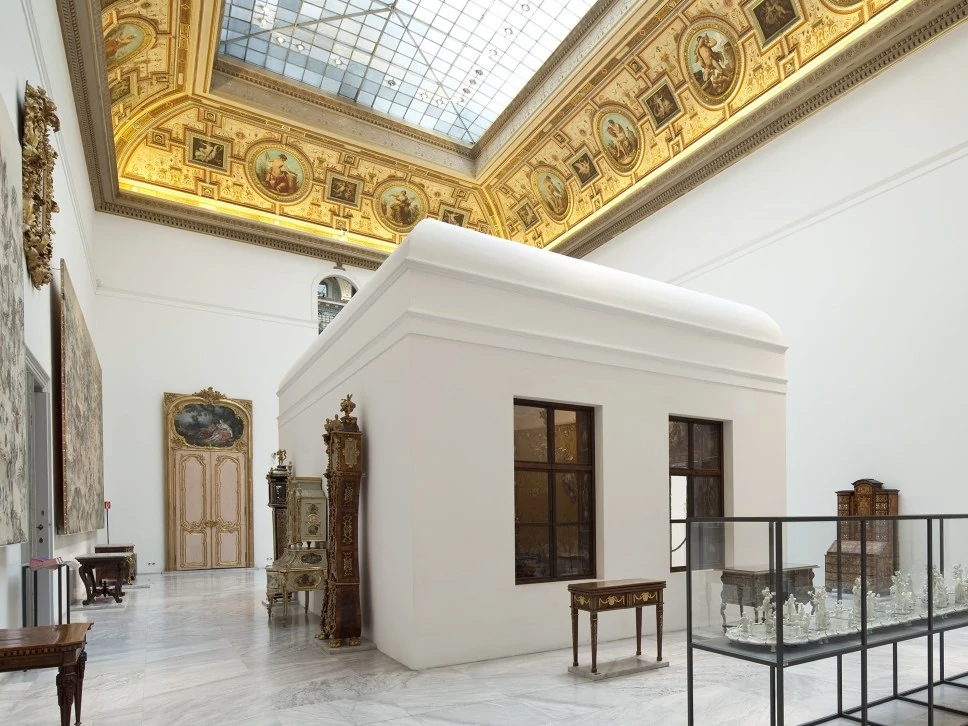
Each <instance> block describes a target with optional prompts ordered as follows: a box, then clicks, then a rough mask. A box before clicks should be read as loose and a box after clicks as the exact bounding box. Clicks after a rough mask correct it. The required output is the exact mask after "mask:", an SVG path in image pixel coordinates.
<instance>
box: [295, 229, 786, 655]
mask: <svg viewBox="0 0 968 726" xmlns="http://www.w3.org/2000/svg"><path fill="white" fill-rule="evenodd" d="M438 235H439V236H438ZM444 238H446V240H447V244H444V245H442V246H438V245H436V244H434V242H435V241H436V240H438V239H444ZM465 241H466V242H469V243H470V245H469V246H468V245H465ZM485 241H486V243H487V245H488V248H487V250H486V252H487V254H488V255H489V256H491V257H493V258H495V259H502V258H503V257H504V256H505V252H507V253H508V254H509V255H512V256H513V255H516V254H518V251H519V250H523V249H525V248H518V247H513V246H512V247H509V248H508V249H507V250H506V249H505V247H504V246H505V245H509V244H511V243H505V242H501V241H499V240H485V239H484V238H483V237H481V236H479V235H476V234H467V235H454V234H453V233H451V232H450V230H449V228H447V229H446V230H445V229H444V228H443V226H442V225H433V224H430V225H422V226H421V227H420V228H418V230H417V231H416V232H415V233H413V234H412V235H411V237H410V239H409V241H408V242H407V243H405V244H404V246H403V247H402V248H401V249H400V250H398V252H397V253H395V254H394V255H393V256H392V257H391V258H390V260H389V261H388V262H387V263H386V264H385V265H384V266H383V268H381V269H380V270H379V271H378V272H377V273H376V275H374V277H373V278H372V279H371V281H370V284H369V285H368V286H367V288H365V289H364V290H363V292H362V293H361V294H360V295H359V296H358V297H357V298H355V299H354V301H353V302H352V303H351V304H350V305H349V306H348V307H347V308H346V310H345V311H344V313H343V316H342V317H341V318H337V321H336V322H335V323H334V324H333V326H332V328H331V329H330V330H328V331H327V332H326V333H325V334H324V335H323V336H321V337H320V338H319V339H317V340H316V341H315V342H314V343H313V344H312V345H311V346H310V348H309V349H308V350H307V351H306V353H305V354H304V355H303V356H301V357H300V359H299V360H298V361H297V363H296V364H295V365H294V366H293V368H292V369H291V370H290V372H289V374H287V376H286V377H285V379H284V380H283V383H282V385H281V386H280V391H279V397H280V425H281V434H280V436H281V440H282V441H283V443H284V445H285V446H286V448H287V450H289V451H290V454H291V455H293V456H295V457H296V458H299V457H301V456H302V453H301V452H302V449H303V447H316V449H318V439H316V438H315V437H316V436H318V435H319V432H320V431H321V427H322V422H323V420H324V419H325V417H326V416H329V415H332V413H333V412H334V411H335V407H336V404H337V402H338V400H339V398H340V397H341V396H342V395H343V394H344V393H345V392H347V391H348V390H349V389H347V390H343V388H345V387H346V386H347V385H351V387H352V388H353V389H354V393H357V391H363V392H364V394H362V395H358V396H354V400H357V401H358V402H359V404H360V411H361V412H362V413H363V414H365V418H364V417H363V415H361V425H363V427H364V433H365V435H366V437H367V447H368V454H367V456H368V463H370V465H374V464H376V465H377V466H378V467H383V471H385V472H387V474H386V475H387V476H392V477H393V480H394V486H395V487H396V490H397V491H398V492H404V493H405V494H404V495H403V496H404V501H405V503H406V505H405V506H403V507H400V508H399V509H398V510H397V511H396V512H395V513H394V516H390V517H387V518H385V519H384V518H383V517H382V515H381V516H380V527H379V528H376V527H375V526H373V523H372V522H370V523H366V522H364V524H363V528H364V534H363V536H364V538H365V549H366V553H367V554H366V558H367V559H368V561H369V562H368V566H369V567H370V569H371V575H370V581H371V585H372V586H373V587H374V588H376V587H377V586H378V585H377V583H378V582H379V581H380V580H381V579H382V578H383V577H388V578H398V577H399V575H400V573H401V572H404V573H412V574H410V575H409V577H410V584H409V587H406V588H404V591H405V592H407V593H408V594H409V595H410V596H411V597H412V610H409V611H407V612H406V613H402V612H393V613H390V612H385V611H384V610H383V608H384V605H383V603H382V602H381V601H382V598H381V597H377V596H376V595H375V592H374V596H373V598H372V601H371V602H369V603H368V602H367V599H366V596H365V595H364V606H365V607H372V608H373V611H372V612H373V618H374V619H373V621H372V622H369V623H368V624H367V625H368V628H370V629H371V630H370V632H372V633H373V637H374V640H375V641H376V643H377V645H378V647H380V648H381V649H382V650H383V651H384V652H386V653H388V654H389V655H391V656H392V657H394V658H397V659H398V660H401V661H402V662H404V663H406V664H407V665H408V666H410V667H414V668H426V667H432V666H438V665H445V664H450V663H458V662H465V661H469V660H477V659H481V658H491V657H499V656H502V655H510V654H512V653H524V652H533V651H537V650H543V649H547V648H554V647H562V646H564V645H567V643H568V639H569V636H570V628H569V627H568V609H567V606H566V603H567V596H566V595H565V592H566V585H565V584H564V583H548V584H535V585H522V586H515V584H514V574H513V558H514V551H513V549H514V505H513V450H512V438H513V437H512V436H511V432H512V413H513V410H512V403H513V400H514V397H515V396H528V397H533V398H539V399H545V400H552V401H568V402H574V403H582V404H587V405H593V406H596V407H598V413H599V423H598V424H597V425H598V426H599V427H600V432H601V437H600V439H599V459H598V469H599V479H598V482H599V490H598V498H599V504H600V507H599V512H598V517H599V529H598V540H599V552H598V557H599V569H598V573H597V574H598V576H599V577H608V578H616V577H627V576H651V577H660V578H661V577H668V576H669V552H668V544H667V542H668V534H669V524H668V504H667V503H668V416H669V415H670V413H680V414H685V415H693V416H705V417H711V418H721V419H725V420H728V421H732V422H733V423H732V425H731V427H732V431H733V439H734V445H733V446H734V448H733V452H732V458H733V460H734V465H733V473H732V476H731V487H732V489H733V490H734V492H735V493H736V502H737V504H736V507H735V510H736V513H738V514H749V515H755V514H764V513H769V512H775V511H776V510H777V509H780V510H782V509H783V508H784V506H785V500H784V498H785V490H784V488H783V486H782V480H783V471H784V468H785V456H784V452H783V441H784V430H783V417H784V395H783V389H784V383H783V381H784V379H783V373H784V371H783V350H784V346H783V344H782V337H781V336H780V333H779V329H778V328H777V327H776V326H775V324H774V323H772V321H770V320H769V318H766V317H765V316H762V315H761V314H760V313H758V312H757V311H753V310H750V309H748V308H741V307H734V308H730V306H728V305H725V306H723V305H722V304H721V303H720V302H719V301H716V300H713V299H710V298H704V297H702V296H691V295H689V294H686V295H684V296H682V298H681V299H684V300H685V301H687V303H688V304H687V305H683V306H681V307H680V306H676V305H675V303H674V302H673V303H671V304H670V305H669V306H668V307H667V308H666V309H667V310H668V311H669V312H676V313H678V314H679V316H680V318H679V319H680V321H679V322H671V321H670V320H669V318H670V317H671V316H670V315H664V316H663V319H662V320H661V321H656V319H655V318H656V315H655V310H656V309H657V308H658V307H661V306H655V307H652V308H650V307H649V305H647V304H644V301H645V300H647V299H648V296H647V295H646V296H644V298H643V300H639V301H637V302H634V303H628V302H627V301H626V303H625V304H624V305H622V304H614V305H611V306H608V307H605V306H599V307H597V308H596V307H591V308H585V307H584V306H582V305H580V304H577V305H576V301H575V300H574V299H572V298H571V297H570V296H568V295H561V294H560V291H561V290H571V289H574V288H575V287H576V285H577V283H578V282H579V281H580V280H587V279H589V278H591V279H594V276H595V275H597V274H601V273H602V271H601V270H599V269H597V268H596V267H595V266H591V265H587V264H583V263H581V262H577V261H568V262H567V263H566V264H567V266H568V267H567V270H566V272H565V273H563V274H564V279H551V278H553V277H554V275H550V276H549V277H547V278H544V279H543V283H544V284H545V285H548V286H550V289H539V290H537V291H534V290H533V289H532V288H531V287H529V286H531V285H533V284H534V282H535V275H537V279H539V280H541V279H542V278H541V276H540V275H541V273H540V272H538V273H536V272H535V269H539V270H540V268H541V266H542V265H544V264H545V263H546V261H547V260H555V262H551V263H549V264H551V265H557V261H559V260H561V259H562V258H557V257H553V256H550V255H545V254H543V253H535V254H536V255H537V256H536V257H535V258H533V260H531V259H529V260H528V264H527V265H523V266H520V265H519V267H523V268H524V269H527V270H528V274H527V276H526V277H528V278H529V279H527V280H526V281H523V282H521V281H519V280H516V279H515V276H514V275H513V274H510V273H509V274H505V275H503V277H502V278H499V279H500V280H501V284H500V285H495V284H494V279H498V278H491V279H490V280H488V279H482V270H481V267H482V266H481V265H479V264H478V263H479V261H480V260H479V258H477V257H476V256H475V250H474V245H476V244H479V243H483V242H485ZM425 243H426V244H425ZM469 247H470V249H469ZM525 254H526V255H530V254H531V253H530V252H528V251H525ZM431 260H432V261H431ZM555 269H560V268H555ZM604 274H605V277H606V278H610V279H619V278H621V279H622V280H623V281H627V283H626V284H628V285H629V287H630V288H631V289H635V288H634V286H632V283H631V280H632V278H629V277H628V276H624V275H617V276H615V275H609V274H608V273H607V271H606V272H605V273H604ZM642 286H643V287H644V288H648V289H650V290H656V291H658V292H657V293H656V296H657V297H658V298H659V299H664V298H662V293H664V292H665V289H664V288H663V287H662V286H655V285H654V284H653V283H651V282H650V281H642ZM678 295H679V293H678V292H677V293H676V296H678ZM509 301H510V302H509ZM617 303H618V301H617ZM690 306H692V309H691V310H690ZM629 308H632V309H631V310H630V309H629ZM681 308H685V309H686V310H685V311H683V310H682V309H681ZM707 309H708V310H710V311H715V313H716V314H717V315H719V314H721V311H722V310H724V309H725V310H727V311H729V310H732V311H734V313H735V315H736V317H737V318H738V320H737V321H736V322H731V323H725V324H722V325H721V327H724V328H727V330H726V331H723V330H716V329H711V328H714V326H715V323H709V324H706V325H703V326H699V325H696V324H695V323H696V321H697V320H699V319H703V320H704V321H708V320H709V318H708V317H707V318H703V316H704V315H706V310H707ZM576 311H577V315H578V316H584V317H582V319H581V320H580V321H579V323H578V324H577V325H575V326H574V327H575V329H577V330H581V331H582V335H581V337H580V338H577V339H576V337H575V336H574V334H573V333H572V332H571V331H569V330H568V328H567V326H563V327H560V328H557V329H556V328H555V326H556V325H559V324H560V321H561V320H565V321H568V322H570V323H574V320H575V313H576ZM614 316H619V317H621V319H622V325H620V326H618V325H612V324H611V319H612V317H614ZM683 318H685V320H686V321H688V322H682V320H683ZM750 321H753V326H752V329H754V330H756V331H757V332H761V333H762V336H761V337H762V338H765V341H764V340H762V339H761V340H750V339H749V337H746V338H739V337H738V336H737V335H736V334H735V330H736V329H737V328H742V327H743V326H744V325H746V326H747V329H750V327H749V323H750ZM509 327H511V328H515V329H512V330H509V329H508V328H509ZM548 327H550V328H552V335H550V336H548V335H546V334H545V331H546V330H547V328H548ZM556 336H557V337H556ZM619 336H621V339H622V341H632V345H633V346H634V345H635V344H637V343H641V342H642V341H647V346H648V352H647V353H643V352H642V351H641V350H637V349H635V348H634V347H631V348H629V346H628V345H626V346H625V348H626V349H623V350H620V351H618V352H616V350H615V348H616V343H617V342H621V341H619ZM374 338H375V339H377V340H378V341H379V342H378V343H373V342H372V341H373V340H374ZM561 338H564V340H562V339H561ZM741 340H743V341H744V342H743V343H741V342H739V341H741ZM401 346H405V348H401ZM744 346H745V348H749V349H750V350H751V351H752V353H747V352H746V350H745V348H744ZM401 349H405V350H406V351H407V354H406V356H405V357H404V358H403V360H402V361H396V362H395V363H394V365H393V366H390V367H388V368H384V367H381V366H382V363H383V361H384V359H386V358H388V357H389V356H391V355H396V353H397V351H398V350H401ZM656 356H661V357H662V361H661V365H662V366H665V367H668V368H669V369H670V370H669V372H666V371H665V370H663V371H661V372H656V370H654V369H655V368H656V367H657V365H656V363H655V361H654V360H653V358H655V357H656ZM689 356H693V357H695V356H703V360H705V361H709V362H713V361H715V362H717V363H718V370H711V369H710V366H709V365H704V364H701V365H697V364H696V362H695V361H693V360H690V359H689ZM683 358H685V359H686V360H685V361H683ZM675 369H678V370H677V371H676V370H675ZM381 370H383V371H387V370H392V371H393V376H390V375H388V374H386V373H383V374H380V373H378V372H379V371H381ZM726 374H728V377H729V382H728V383H723V382H719V381H716V380H709V379H710V378H714V379H715V378H716V377H719V376H723V375H726ZM394 377H396V380H397V381H398V382H399V383H400V385H386V384H387V383H388V382H389V381H391V380H393V378H394ZM378 378H379V383H380V384H383V385H384V389H383V393H382V395H381V396H380V399H379V400H376V399H373V398H372V397H371V396H372V390H373V386H374V381H375V380H376V379H378ZM307 414H308V415H309V418H310V425H311V426H312V428H311V433H309V434H307V433H306V432H305V431H303V430H302V429H301V426H302V425H303V423H302V421H303V420H304V419H305V418H306V416H307ZM396 420H401V421H403V422H404V423H403V424H402V425H400V426H390V425H388V422H389V421H396ZM376 452H379V453H378V454H377V453H376ZM754 453H755V456H756V460H755V462H749V463H747V462H746V461H745V457H747V456H752V455H753V454H754ZM314 455H315V454H314ZM376 456H379V459H376V458H375V457H376ZM382 476H383V475H382V474H381V475H380V478H382ZM377 479H378V476H377V475H376V474H375V473H373V472H368V497H374V499H373V500H368V503H367V507H371V506H374V504H375V503H376V502H377V501H378V500H377V499H376V497H377V496H378V495H377V494H376V493H377V492H381V491H386V489H385V488H384V487H383V483H382V482H380V483H377V481H376V480H377ZM777 483H779V486H777ZM740 503H741V504H742V506H741V505H740ZM401 511H402V512H405V514H404V516H400V512H401ZM364 516H366V515H365V514H364ZM411 539H412V547H411V548H409V549H404V548H401V547H400V546H399V543H400V542H403V541H408V540H411ZM733 546H734V549H737V550H738V554H739V555H741V556H746V555H747V554H749V556H750V557H752V556H753V555H754V554H755V555H756V557H755V559H760V557H761V554H760V551H759V550H755V551H753V552H749V553H747V551H746V550H745V549H744V547H745V545H744V543H743V542H739V543H734V545H733ZM388 551H391V552H392V558H393V559H391V558H390V557H389V556H388V555H387V552H388ZM390 562H393V571H391V570H390V569H388V568H387V567H386V565H387V564H388V563H390ZM668 579H669V592H668V603H669V604H668V605H667V623H668V625H667V627H669V628H675V627H682V625H683V624H684V614H683V595H684V580H683V576H682V575H676V576H672V577H669V578H668ZM394 582H395V580H394ZM395 586H396V587H397V588H399V587H402V585H401V584H400V583H396V582H395ZM391 597H392V595H391ZM717 614H718V606H717ZM384 618H386V620H384ZM407 619H409V620H407ZM404 620H406V622H404ZM632 627H633V620H632V619H631V618H630V617H629V618H624V619H623V618H621V617H620V616H616V617H615V618H606V619H603V622H602V637H603V638H605V639H607V638H614V637H623V636H628V635H630V634H631V633H632V632H633V630H632ZM647 627H652V626H651V625H650V626H647ZM495 634H500V637H495Z"/></svg>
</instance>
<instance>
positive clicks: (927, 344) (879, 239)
mask: <svg viewBox="0 0 968 726" xmlns="http://www.w3.org/2000/svg"><path fill="white" fill-rule="evenodd" d="M965 62H968V26H962V27H958V28H955V29H954V30H952V31H951V32H950V33H948V34H947V35H946V36H944V37H942V38H940V39H938V40H937V41H935V42H933V43H932V44H931V45H929V46H927V47H925V48H924V49H922V50H921V51H919V52H918V53H916V54H915V55H913V56H911V57H910V58H908V59H906V60H904V61H903V62H902V63H899V64H898V65H897V66H895V67H893V68H891V69H889V70H888V71H886V72H885V73H884V74H883V75H881V76H879V77H878V78H875V79H873V80H871V81H870V82H869V83H867V84H865V85H864V86H863V87H862V88H859V89H857V90H856V91H854V92H852V93H851V94H850V95H848V96H846V97H845V98H843V99H842V100H840V101H838V102H837V103H836V104H834V105H832V106H830V107H828V108H826V109H824V110H823V111H822V112H820V113H818V114H817V115H816V116H814V117H812V118H810V119H808V120H806V121H805V122H804V123H802V124H801V125H800V126H798V127H797V128H796V129H793V130H792V131H790V132H789V133H787V134H784V135H783V136H782V137H780V138H778V139H777V140H775V141H773V142H772V143H771V144H769V145H768V146H766V147H764V148H762V149H760V150H759V151H757V152H756V153H754V154H753V155H751V156H750V157H748V158H747V159H744V160H743V161H741V162H740V163H738V164H736V165H735V166H734V167H732V168H731V169H729V170H727V171H725V172H723V173H722V174H720V175H719V176H717V177H715V178H714V179H712V180H710V181H709V182H707V183H705V184H704V185H703V186H702V187H700V188H699V189H697V190H695V191H693V192H691V193H690V194H689V195H687V196H685V197H683V198H682V199H681V200H679V201H677V202H676V203H674V204H672V205H671V206H669V207H667V208H666V209H664V210H662V211H661V212H659V213H658V214H656V215H654V216H653V217H651V218H650V219H648V220H646V221H644V222H643V223H641V224H640V225H639V226H637V227H636V228H634V229H633V230H630V231H629V232H627V233H625V234H623V235H620V236H619V237H617V238H616V239H615V240H613V241H612V242H610V243H609V244H607V245H606V246H604V247H603V248H601V249H599V250H597V251H596V252H595V253H593V254H592V255H590V256H589V259H590V260H592V261H595V262H600V263H601V264H606V265H610V266H615V267H618V268H620V269H625V270H630V271H634V272H638V273H641V274H647V275H651V276H654V277H657V278H659V279H665V280H668V281H671V282H678V283H680V284H682V285H683V286H685V287H688V288H691V289H694V290H700V291H703V292H708V293H711V294H714V295H720V296H722V297H726V298H729V299H733V300H736V301H739V302H743V303H746V304H749V305H754V306H756V307H758V308H760V309H762V310H764V311H766V312H767V313H769V314H770V315H771V316H772V317H773V318H774V319H775V320H777V322H778V323H779V324H780V325H781V326H782V328H783V331H784V334H785V335H786V336H787V338H788V341H789V342H790V345H791V348H790V352H789V354H788V356H787V361H788V374H789V379H790V385H789V397H788V409H787V416H788V429H787V430H788V432H789V434H788V456H789V467H788V474H787V487H788V510H787V512H788V513H789V514H791V515H811V514H816V515H832V514H834V513H835V504H836V502H835V499H834V492H835V491H836V490H837V489H842V488H845V487H846V486H848V485H849V484H850V483H851V482H852V481H854V480H856V479H860V478H864V477H874V478H877V479H880V480H881V481H883V482H884V483H885V485H886V486H889V487H896V488H898V489H900V491H901V502H900V506H901V512H902V513H906V514H914V513H927V512H965V511H968V490H966V489H965V487H964V486H962V485H961V482H960V480H959V479H958V477H957V476H955V477H952V470H951V462H950V460H948V459H947V458H946V457H945V455H943V454H941V453H940V452H950V451H956V450H957V451H960V450H961V449H962V448H963V442H962V438H963V437H962V436H961V431H962V428H963V426H962V422H961V421H960V418H959V416H960V412H961V411H962V410H963V409H964V408H965V407H966V405H968V393H966V391H965V389H964V386H962V385H960V383H959V382H960V380H961V378H962V374H961V367H962V366H961V361H962V360H963V358H964V354H965V350H964V347H965V346H964V343H963V341H962V336H961V335H959V334H958V333H957V332H956V331H958V330H960V329H961V328H962V327H963V321H964V320H965V317H966V314H968V297H966V295H965V292H964V281H963V275H962V270H964V269H965V265H966V263H968V250H966V246H965V244H964V241H965V232H964V212H963V209H964V199H963V193H962V192H963V189H964V179H965V175H966V174H968V128H966V127H965V125H964V124H963V123H962V119H963V118H964V117H965V114H966V113H968V100H966V99H965V98H964V97H962V96H957V95H955V96H952V95H951V94H950V93H949V91H948V90H947V89H950V88H951V87H952V84H957V83H959V78H960V76H959V72H958V70H957V69H958V68H960V67H963V66H964V64H965ZM942 97H943V98H945V99H946V101H945V103H946V111H945V113H943V114H938V113H936V112H935V111H934V110H933V109H934V108H935V107H936V104H937V100H936V99H938V98H942ZM873 119H878V122H877V123H872V120H873ZM919 130H924V131H923V132H922V131H919ZM697 218H702V219H704V220H715V221H714V222H710V225H711V226H707V227H706V231H705V233H695V234H689V235H683V234H682V230H684V229H693V230H695V229H696V226H695V221H696V219H697ZM828 534H829V533H825V534H824V536H823V537H819V535H816V536H815V535H811V534H808V533H807V532H805V531H804V532H801V533H800V534H796V533H794V534H793V535H792V536H791V538H790V540H789V543H790V546H791V548H792V549H791V553H790V556H791V558H795V559H798V560H800V561H806V560H809V562H811V563H817V564H820V562H819V558H820V557H822V554H823V550H824V549H825V548H826V546H828V545H829V544H830V542H832V541H833V537H830V538H829V540H830V541H815V540H816V539H818V538H821V539H827V535H828ZM953 538H954V536H953ZM960 539H963V540H965V541H964V542H963V544H962V545H961V546H962V550H964V549H968V536H966V537H962V538H960ZM921 550H923V545H922V544H921V542H920V541H918V542H908V541H904V540H903V538H902V541H901V551H902V561H904V559H905V558H915V557H916V556H918V553H919V552H920V551H921ZM905 552H907V554H906V555H905V554H904V553H905ZM912 561H913V560H912ZM818 574H819V573H818ZM819 579H820V578H819V577H818V581H819Z"/></svg>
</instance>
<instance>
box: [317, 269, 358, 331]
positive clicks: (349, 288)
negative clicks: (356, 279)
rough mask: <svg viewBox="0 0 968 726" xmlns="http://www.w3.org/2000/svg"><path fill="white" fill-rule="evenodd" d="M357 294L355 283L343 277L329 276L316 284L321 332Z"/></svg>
mask: <svg viewBox="0 0 968 726" xmlns="http://www.w3.org/2000/svg"><path fill="white" fill-rule="evenodd" d="M355 294H356V288H355V287H353V284H352V283H351V282H350V281H349V280H347V279H344V278H342V277H327V278H324V279H323V280H321V281H320V282H319V284H318V285H316V312H317V315H318V319H319V332H320V333H322V332H323V330H325V328H326V326H327V325H329V324H330V323H331V322H332V321H333V318H335V317H336V315H337V313H339V311H340V310H342V309H343V306H344V305H346V303H348V302H349V301H350V298H351V297H353V296H354V295H355Z"/></svg>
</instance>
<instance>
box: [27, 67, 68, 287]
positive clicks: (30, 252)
mask: <svg viewBox="0 0 968 726" xmlns="http://www.w3.org/2000/svg"><path fill="white" fill-rule="evenodd" d="M51 130H53V131H60V119H58V118H57V106H55V105H54V102H53V101H52V100H51V99H50V98H49V97H48V96H47V92H46V91H45V90H44V89H43V88H39V87H34V86H31V85H30V84H29V83H28V84H27V87H26V89H25V91H24V133H23V195H24V218H23V230H24V255H25V256H26V258H27V271H28V272H29V273H30V281H31V282H32V283H33V285H34V287H35V288H37V289H38V290H39V289H40V288H41V287H43V286H44V285H46V284H47V283H49V282H50V281H51V280H52V279H53V278H52V276H51V272H50V258H51V253H52V251H53V247H52V245H51V241H50V238H51V235H53V233H54V230H53V229H51V226H50V215H51V214H52V213H53V212H58V211H60V209H59V208H58V206H57V202H55V201H54V161H55V160H56V159H57V152H56V151H54V147H53V146H51V144H50V138H49V137H48V132H49V131H51Z"/></svg>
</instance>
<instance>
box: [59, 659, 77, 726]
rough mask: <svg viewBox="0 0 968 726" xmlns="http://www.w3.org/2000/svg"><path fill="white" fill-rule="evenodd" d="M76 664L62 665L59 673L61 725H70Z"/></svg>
mask: <svg viewBox="0 0 968 726" xmlns="http://www.w3.org/2000/svg"><path fill="white" fill-rule="evenodd" d="M75 680H76V676H75V675H74V666H72V665H69V666H61V667H60V672H59V673H58V674H57V705H58V706H60V715H61V726H70V723H71V706H72V705H73V704H74V683H75Z"/></svg>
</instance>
